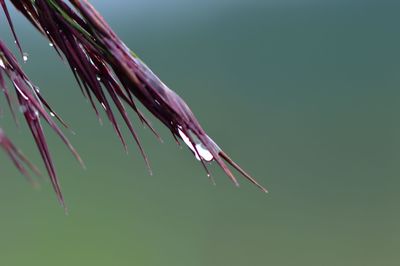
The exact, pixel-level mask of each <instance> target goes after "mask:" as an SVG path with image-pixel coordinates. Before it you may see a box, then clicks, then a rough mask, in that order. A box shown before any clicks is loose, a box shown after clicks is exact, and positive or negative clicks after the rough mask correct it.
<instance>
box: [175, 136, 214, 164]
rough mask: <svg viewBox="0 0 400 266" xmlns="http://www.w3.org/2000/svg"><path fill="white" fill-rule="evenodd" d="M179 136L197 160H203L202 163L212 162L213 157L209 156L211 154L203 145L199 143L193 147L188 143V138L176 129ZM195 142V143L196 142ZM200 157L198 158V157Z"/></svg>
mask: <svg viewBox="0 0 400 266" xmlns="http://www.w3.org/2000/svg"><path fill="white" fill-rule="evenodd" d="M178 132H179V135H180V136H181V138H182V140H183V141H184V142H185V144H186V145H187V146H188V147H189V149H191V150H192V152H193V153H194V155H195V156H196V159H197V160H199V161H200V160H201V159H203V160H204V161H207V162H209V161H212V160H213V159H214V156H213V155H212V154H211V152H210V151H209V150H208V149H207V148H205V147H204V145H203V144H202V143H200V142H198V143H195V146H193V144H192V142H190V139H189V138H188V136H186V135H185V133H183V132H182V131H181V130H180V129H179V128H178ZM196 142H197V141H196ZM195 147H196V148H195ZM199 155H200V157H201V158H200V157H199Z"/></svg>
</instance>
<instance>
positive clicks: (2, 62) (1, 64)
mask: <svg viewBox="0 0 400 266" xmlns="http://www.w3.org/2000/svg"><path fill="white" fill-rule="evenodd" d="M0 67H1V68H3V69H6V66H5V64H4V61H3V59H1V58H0Z"/></svg>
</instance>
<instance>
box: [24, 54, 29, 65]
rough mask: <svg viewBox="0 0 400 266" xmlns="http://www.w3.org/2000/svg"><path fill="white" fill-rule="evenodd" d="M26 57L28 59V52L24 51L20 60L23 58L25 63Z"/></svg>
mask: <svg viewBox="0 0 400 266" xmlns="http://www.w3.org/2000/svg"><path fill="white" fill-rule="evenodd" d="M28 59H29V54H28V53H24V54H23V55H22V60H24V63H26V62H27V61H28Z"/></svg>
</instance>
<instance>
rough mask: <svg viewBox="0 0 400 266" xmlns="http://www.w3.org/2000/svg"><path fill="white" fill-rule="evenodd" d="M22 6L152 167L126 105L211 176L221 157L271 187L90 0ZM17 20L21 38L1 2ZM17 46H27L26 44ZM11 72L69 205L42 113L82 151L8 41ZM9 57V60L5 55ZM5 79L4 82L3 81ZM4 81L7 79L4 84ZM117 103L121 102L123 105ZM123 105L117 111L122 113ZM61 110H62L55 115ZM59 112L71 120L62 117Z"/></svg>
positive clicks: (17, 0)
mask: <svg viewBox="0 0 400 266" xmlns="http://www.w3.org/2000/svg"><path fill="white" fill-rule="evenodd" d="M10 1H11V2H12V3H13V4H14V6H15V7H16V8H17V9H18V10H19V11H20V12H21V13H22V14H23V15H24V16H25V17H26V18H27V19H28V20H29V21H30V22H31V23H32V24H33V25H34V26H35V27H36V29H37V30H38V31H40V32H41V33H42V34H43V35H44V36H46V37H47V38H48V40H49V41H50V43H51V46H53V47H54V49H55V50H56V52H57V53H58V54H59V56H60V57H61V58H62V59H63V60H65V61H66V62H67V63H68V64H69V67H70V69H71V71H72V73H73V74H74V77H75V78H76V81H77V83H78V85H79V87H80V89H81V91H82V93H83V95H84V96H85V97H86V98H87V99H88V100H89V102H90V104H91V105H92V107H93V109H94V111H95V113H96V115H97V116H98V117H99V119H100V112H99V108H98V106H101V109H103V111H104V112H105V114H106V116H107V118H108V120H109V121H110V123H111V124H112V126H113V127H114V130H115V132H116V134H117V136H118V137H119V139H120V140H121V143H122V145H123V146H124V148H125V149H127V147H126V142H125V139H124V136H123V135H122V133H121V129H120V125H119V124H118V123H117V114H118V115H120V116H121V117H122V118H123V121H124V123H125V126H127V128H128V129H129V131H130V133H131V136H132V137H133V139H134V141H135V142H136V143H137V145H138V148H139V151H140V153H141V154H142V156H143V158H144V160H145V162H146V164H147V167H148V168H149V171H150V172H151V170H150V164H149V160H148V158H147V155H146V153H145V152H144V149H143V147H142V145H141V142H140V140H139V138H138V135H137V134H136V131H135V129H134V126H133V124H132V122H131V120H130V118H129V117H128V114H127V111H126V106H127V107H129V108H130V109H132V110H133V111H134V112H135V113H136V114H137V115H138V117H139V119H140V121H141V122H142V123H143V124H145V125H147V126H148V127H149V128H150V129H151V130H152V132H153V133H154V134H155V135H156V136H157V138H159V139H160V137H159V135H158V134H157V133H156V131H155V130H154V128H153V127H152V125H151V124H150V122H149V121H148V120H147V119H146V118H145V117H144V115H143V114H142V113H141V111H140V110H139V109H138V108H137V106H136V102H135V101H136V100H138V101H139V102H140V103H141V104H143V106H145V107H146V108H147V110H148V111H150V112H151V113H152V114H153V115H154V116H155V117H156V118H157V119H158V120H160V121H161V122H162V123H163V124H164V125H165V126H166V127H167V128H168V129H169V130H170V131H171V132H172V135H173V137H174V138H175V140H177V142H178V143H179V141H178V139H181V140H183V142H184V143H185V144H186V145H187V146H188V147H189V149H190V150H191V151H192V152H193V153H194V155H195V157H196V158H197V159H198V160H199V161H200V162H201V163H202V165H203V166H204V168H205V170H206V171H207V174H208V175H210V174H209V171H208V170H207V162H210V161H215V162H217V164H218V165H219V166H220V167H221V168H222V169H223V171H224V172H225V173H226V174H227V175H228V176H229V178H230V179H231V180H232V181H233V182H234V183H235V184H236V185H239V183H238V181H237V179H236V177H235V176H234V175H233V173H232V172H231V170H230V169H229V167H228V165H230V166H232V167H233V168H235V169H236V170H237V171H238V172H239V173H241V174H242V175H243V176H244V177H245V178H246V179H248V180H249V181H250V182H252V183H253V184H255V185H256V186H258V187H259V188H260V189H262V190H263V191H265V192H267V190H266V189H265V188H263V187H262V186H261V185H260V184H259V183H258V182H257V181H256V180H255V179H254V178H252V177H251V176H250V175H249V174H247V173H246V172H245V171H244V170H243V169H242V168H241V167H240V166H239V165H238V164H236V163H235V162H234V161H233V160H232V159H231V158H230V157H229V156H228V155H227V154H226V153H225V152H224V151H223V150H222V149H221V148H220V147H219V146H218V145H217V144H216V143H215V142H214V141H213V140H212V139H211V138H210V137H209V136H208V135H207V134H206V132H205V131H204V130H203V128H202V127H201V125H200V123H199V122H198V120H197V119H196V117H195V116H194V114H193V112H192V111H191V110H190V108H189V107H188V105H187V104H186V103H185V102H184V100H183V99H182V98H181V97H180V96H179V95H177V94H176V93H175V92H174V91H172V90H171V89H169V88H168V87H167V86H166V85H165V84H164V83H163V82H162V81H161V80H160V79H159V78H158V77H157V76H156V75H155V74H154V73H153V72H152V71H151V70H150V69H149V68H148V67H147V66H146V65H145V64H144V63H143V62H142V61H141V60H140V59H139V57H137V56H136V55H135V54H134V53H133V52H132V51H131V50H130V49H129V48H128V47H127V46H126V45H125V44H124V43H123V42H122V41H121V39H120V38H119V37H118V36H117V35H116V34H115V33H114V31H113V30H112V29H111V28H110V26H109V25H108V24H107V23H106V22H105V20H104V19H103V18H102V17H101V16H100V14H99V13H98V12H97V11H96V10H95V8H94V7H93V6H92V5H91V4H90V3H89V2H88V1H87V0H69V1H65V0H36V1H30V0H10ZM0 4H1V5H2V7H3V9H4V11H5V14H6V17H7V19H8V21H9V25H10V27H11V30H12V32H13V35H14V37H15V38H16V34H15V30H14V26H13V24H12V22H11V19H10V17H9V15H8V11H7V8H6V5H5V3H4V0H0ZM16 42H17V45H18V47H19V49H20V51H21V53H22V49H21V48H20V47H21V46H20V44H19V41H17V39H16ZM0 55H3V59H4V60H3V65H4V67H3V68H2V69H1V68H0V73H1V72H4V73H5V74H6V75H7V76H8V77H9V78H10V80H11V81H12V83H13V85H14V87H15V89H16V93H17V100H18V102H19V104H20V105H21V106H22V107H23V108H24V116H25V119H26V121H27V123H28V125H29V127H30V129H31V131H32V133H33V135H34V138H35V141H36V143H37V145H38V147H39V151H40V153H41V155H42V158H43V161H44V162H45V165H46V168H47V171H48V172H49V175H50V178H51V180H52V183H53V186H54V190H55V191H56V193H57V196H58V197H59V199H60V201H61V202H63V199H62V194H61V190H60V186H59V183H58V180H57V176H56V172H55V169H54V165H53V162H52V160H51V156H50V153H49V150H48V147H47V144H46V140H45V137H44V134H43V130H42V127H41V124H40V118H42V119H43V120H44V121H46V122H47V123H48V124H49V125H50V126H51V127H52V128H53V130H54V131H55V132H56V133H57V134H58V135H59V136H60V137H61V139H62V140H63V141H64V142H65V143H66V145H67V146H68V147H69V148H70V149H71V150H72V152H73V153H74V154H75V156H76V157H77V158H78V160H79V161H81V160H80V158H79V156H78V155H77V154H76V152H75V150H74V149H73V148H72V146H71V144H70V143H69V142H68V140H67V139H66V138H65V136H64V135H63V133H62V132H61V130H60V129H59V128H58V126H57V125H56V124H55V123H54V121H53V120H52V119H51V117H50V116H49V114H48V113H47V112H46V110H45V108H47V110H49V111H50V112H52V113H54V111H53V110H52V109H51V108H50V106H49V105H48V103H47V102H46V101H45V100H44V99H43V97H42V96H41V95H40V94H39V93H38V91H37V90H36V89H35V87H34V86H33V85H32V83H31V82H30V81H29V79H28V78H27V77H26V75H25V74H24V73H23V71H22V70H21V68H20V67H19V65H18V64H17V62H16V60H15V58H14V57H13V56H12V55H11V53H10V52H9V51H8V50H7V48H6V47H5V46H4V44H2V43H1V42H0ZM0 58H1V57H0ZM3 83H4V82H3ZM0 85H1V84H0ZM2 87H3V91H4V93H5V95H6V97H7V100H9V101H10V102H11V99H10V96H9V93H8V90H7V89H6V88H5V86H2ZM113 107H116V108H115V109H114V108H113ZM114 110H116V111H114ZM54 114H55V113H54ZM56 117H57V118H58V119H59V120H60V122H61V123H63V124H65V123H64V122H63V121H62V120H61V118H59V117H58V116H57V115H56Z"/></svg>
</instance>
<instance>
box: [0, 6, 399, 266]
mask: <svg viewBox="0 0 400 266" xmlns="http://www.w3.org/2000/svg"><path fill="white" fill-rule="evenodd" d="M92 3H93V4H94V5H95V6H96V7H98V9H99V10H100V12H102V13H103V15H104V16H105V17H106V19H107V20H108V21H109V22H110V24H111V25H112V27H113V28H114V29H115V31H116V32H117V33H118V34H119V35H120V36H121V37H122V39H124V40H125V41H126V43H127V44H128V46H130V47H131V48H132V49H133V50H134V51H135V52H136V53H137V54H138V55H139V56H140V57H141V58H142V59H143V60H144V61H145V62H146V63H147V64H148V65H149V66H150V67H151V68H152V69H153V70H154V71H155V72H156V73H157V74H159V76H160V77H161V78H162V79H163V80H164V81H165V83H166V84H168V85H169V86H170V87H171V88H173V89H174V90H176V91H177V92H178V93H179V94H180V95H181V96H182V97H183V98H184V99H185V100H186V101H187V102H188V104H189V105H190V106H191V107H192V109H193V111H194V112H195V113H196V114H197V116H198V118H199V120H200V121H201V122H202V124H203V126H204V128H205V129H206V130H207V131H208V133H209V134H210V136H212V137H213V138H214V139H215V140H216V141H217V142H218V143H219V144H220V146H221V147H222V148H224V149H225V150H226V151H227V152H228V153H229V154H230V155H231V156H232V157H233V158H234V159H235V160H237V162H239V163H240V164H241V165H242V166H243V167H244V168H245V169H247V170H248V171H249V172H250V173H251V174H252V175H254V176H255V177H256V178H257V179H258V180H259V181H260V182H261V183H262V184H264V185H265V186H267V188H268V189H269V190H270V193H269V194H268V195H265V194H263V193H261V192H260V191H259V190H257V189H256V188H255V187H253V186H252V185H250V184H248V183H247V182H246V181H242V182H241V183H242V186H241V188H240V189H237V188H236V187H234V186H233V185H232V184H231V183H230V181H229V180H228V178H227V177H226V176H225V175H224V174H223V173H222V171H221V170H220V169H218V167H216V166H215V165H213V167H212V171H213V173H214V177H215V179H216V182H217V186H216V187H214V186H213V185H212V184H211V183H210V182H209V180H208V179H207V177H206V175H205V173H204V171H203V169H202V167H201V165H200V164H199V163H198V162H197V161H196V160H195V159H194V158H193V156H192V155H191V153H190V152H189V151H188V150H187V149H183V150H180V149H179V148H177V147H176V145H175V143H174V141H173V140H172V138H171V136H170V134H169V132H168V131H167V130H165V129H164V128H163V126H162V125H161V124H160V123H158V122H157V121H154V120H153V121H154V124H155V126H156V128H157V129H158V130H159V132H160V133H161V134H162V136H163V138H164V140H165V143H164V144H160V143H157V141H156V140H155V138H154V137H153V136H152V135H151V133H150V132H149V130H148V129H143V128H142V126H140V125H139V123H138V121H137V119H136V118H135V117H134V115H133V114H132V113H131V117H132V119H133V120H134V122H135V124H136V125H137V128H138V132H139V134H140V136H141V138H142V140H143V143H144V146H145V148H146V151H147V153H148V154H149V156H150V159H151V163H152V166H153V170H154V173H155V175H154V176H148V174H147V171H146V168H145V165H144V163H143V161H142V159H141V157H140V156H139V154H138V152H137V148H136V147H135V145H134V143H133V141H132V140H131V139H129V141H130V153H129V155H128V156H126V154H125V153H124V151H123V149H122V146H121V145H120V143H119V142H118V139H117V137H116V136H115V134H114V132H113V130H112V128H111V126H110V125H109V123H105V125H104V126H100V125H99V124H98V122H97V119H96V117H95V115H94V113H93V111H92V110H91V107H90V105H89V104H88V103H87V102H86V101H85V99H84V98H83V97H82V95H81V93H80V91H79V89H78V87H77V85H76V84H75V83H74V81H73V78H72V75H71V73H70V72H69V70H68V68H67V67H66V66H65V65H64V64H63V63H62V62H60V61H59V60H58V59H57V56H56V54H55V52H54V51H53V50H52V49H51V47H49V45H48V43H47V42H46V41H45V40H44V39H43V38H42V37H41V36H39V34H37V33H36V32H35V31H34V30H33V28H32V26H30V25H29V24H28V23H27V22H26V21H25V20H24V19H23V18H22V17H21V16H20V15H19V14H16V13H15V11H12V15H13V16H14V19H15V23H16V26H17V31H18V33H19V36H20V39H21V42H22V45H23V47H24V50H25V51H26V52H28V53H29V55H30V56H29V61H28V62H27V63H26V64H25V65H24V66H25V69H26V71H27V72H28V73H29V74H30V76H31V78H32V80H33V81H35V82H36V83H37V85H39V86H40V87H41V91H42V93H43V94H44V96H45V97H46V98H47V99H48V100H49V102H51V103H52V105H53V107H55V109H56V110H57V111H58V112H59V113H60V114H61V115H62V116H63V117H64V118H65V119H66V120H67V121H68V122H69V123H70V124H71V126H72V127H73V129H74V130H75V131H76V133H77V134H76V135H72V134H68V135H69V137H70V140H71V141H72V142H73V144H74V145H75V146H76V147H77V149H78V150H79V152H80V154H81V155H82V157H83V158H84V160H85V162H86V164H87V167H88V169H87V170H86V171H85V170H82V169H81V168H80V167H79V165H78V164H77V163H76V162H75V160H74V158H73V157H72V156H71V154H70V153H69V152H68V151H67V149H66V148H65V147H64V145H63V144H62V143H61V142H60V141H59V139H58V138H57V137H56V136H55V135H54V134H53V132H51V130H49V129H48V128H46V132H47V136H48V139H49V142H50V145H51V151H52V154H53V157H54V161H55V163H56V168H57V171H58V173H59V176H60V179H61V183H62V188H63V192H64V196H65V197H66V201H67V204H68V206H69V215H68V216H65V215H64V213H63V210H62V208H60V207H59V206H58V205H57V201H56V199H55V196H54V193H53V191H52V190H51V187H50V185H49V183H48V182H47V181H43V182H42V188H41V189H40V190H39V191H37V190H34V189H32V188H31V187H30V186H29V184H28V183H27V182H26V180H25V179H24V178H23V177H22V176H21V175H20V174H19V173H18V172H17V171H16V169H14V167H13V166H12V164H11V162H10V161H9V160H8V158H6V156H5V155H4V154H3V153H0V162H1V164H0V167H1V168H0V169H1V177H2V178H1V180H0V212H1V216H0V265H7V266H13V265H31V266H34V265H58V266H63V265H98V266H100V265H107V266H109V265H141V266H144V265H151V266H155V265H163V266H164V265H182V266H191V265H230V266H234V265H238V266H239V265H241V266H242V265H251V266H256V265H285V266H286V265H296V266H298V265H307V266H311V265H315V266H321V265H362V266H367V265H371V266H372V265H385V266H386V265H399V264H400V254H399V252H398V251H399V245H400V223H399V222H400V208H399V200H400V187H399V186H400V178H399V177H400V52H399V49H400V29H399V25H400V16H399V11H400V4H397V3H396V1H392V2H389V1H386V2H384V1H333V0H332V1H328V0H327V1H302V0H298V1H294V0H293V1H277V0H276V1H268V0H265V1H261V0H260V1H244V0H243V1H227V0H226V1H222V0H221V1H211V0H208V1H183V0H151V1H149V0H135V1H123V0H119V1H112V4H110V1H100V0H96V1H95V0H92ZM0 34H1V38H2V39H5V40H6V41H7V43H8V44H9V45H10V46H13V41H12V39H11V35H10V32H9V30H8V27H7V26H6V25H5V21H4V17H3V16H2V17H1V27H0ZM0 103H1V105H2V106H3V107H4V109H5V108H6V106H5V103H4V99H2V100H1V102H0ZM21 119H22V117H21ZM0 125H1V126H2V127H3V128H4V129H5V130H6V132H7V133H8V135H10V136H11V137H12V138H13V140H14V141H15V142H16V144H17V145H18V146H19V147H20V148H21V149H22V150H23V151H24V152H25V153H26V154H27V155H29V157H30V158H32V160H33V161H34V162H35V163H37V164H38V165H39V166H40V167H41V168H42V169H43V167H42V163H41V160H40V158H39V157H38V154H37V150H36V148H35V146H34V144H33V141H32V138H31V136H30V134H29V133H28V131H27V128H26V126H22V128H21V129H19V130H18V129H16V128H15V126H14V125H13V123H12V121H11V119H10V114H9V113H8V112H7V110H6V115H5V116H4V118H3V119H2V120H0ZM124 132H125V133H126V136H128V134H127V133H128V132H127V131H126V130H125V131H124Z"/></svg>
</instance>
